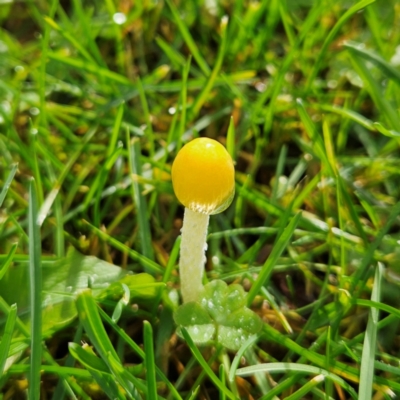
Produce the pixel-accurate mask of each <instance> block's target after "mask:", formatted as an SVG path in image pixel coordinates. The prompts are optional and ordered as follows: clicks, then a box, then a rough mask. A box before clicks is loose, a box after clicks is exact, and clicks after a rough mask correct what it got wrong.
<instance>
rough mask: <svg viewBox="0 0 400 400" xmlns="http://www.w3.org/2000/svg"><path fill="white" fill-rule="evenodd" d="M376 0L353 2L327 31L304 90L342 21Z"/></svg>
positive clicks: (317, 69)
mask: <svg viewBox="0 0 400 400" xmlns="http://www.w3.org/2000/svg"><path fill="white" fill-rule="evenodd" d="M375 1H376V0H361V1H359V2H358V3H356V4H354V5H353V6H352V7H350V8H349V9H348V10H347V11H346V12H345V13H344V14H343V15H342V16H341V17H340V18H339V20H338V21H337V22H336V24H335V26H334V27H333V28H332V30H331V31H330V32H329V34H328V36H327V37H326V38H325V40H324V43H323V45H322V48H321V51H320V52H319V54H318V57H317V59H316V61H315V63H314V65H313V68H312V70H311V72H310V74H309V76H308V80H307V83H306V88H307V89H306V90H307V91H308V90H309V89H310V87H311V85H312V83H313V81H314V79H315V77H316V76H317V74H318V71H319V70H320V68H321V62H322V59H323V58H324V56H325V53H326V51H327V50H328V47H329V45H330V44H331V43H332V41H333V39H334V38H335V36H336V35H337V34H338V33H339V31H340V29H341V28H342V26H343V25H344V23H345V22H346V21H347V20H348V19H350V18H351V17H352V16H353V15H354V14H355V13H357V12H358V11H360V10H362V9H363V8H365V7H367V6H368V5H370V4H372V3H374V2H375Z"/></svg>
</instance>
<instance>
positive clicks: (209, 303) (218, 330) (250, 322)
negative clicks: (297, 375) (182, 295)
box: [174, 280, 262, 350]
mask: <svg viewBox="0 0 400 400" xmlns="http://www.w3.org/2000/svg"><path fill="white" fill-rule="evenodd" d="M246 296H247V294H246V292H245V291H244V289H243V288H242V286H240V285H237V284H233V285H230V286H228V285H227V284H226V283H225V282H223V281H221V280H214V281H212V282H210V283H208V284H207V285H205V286H204V289H203V291H202V293H201V296H200V301H199V302H198V303H197V302H188V303H185V304H183V305H181V306H180V307H179V308H178V309H177V311H176V312H175V314H174V319H175V322H176V324H177V325H178V329H177V333H178V335H180V327H184V328H185V329H186V330H187V331H188V332H189V334H190V336H191V337H192V339H193V341H194V342H195V343H197V344H207V343H210V342H211V341H212V340H214V341H216V342H218V343H219V344H221V345H222V346H224V347H226V348H228V349H230V350H238V349H239V348H240V346H241V345H242V344H243V343H244V342H245V341H246V340H247V339H249V338H250V337H252V336H254V335H256V334H257V333H258V332H259V331H260V330H261V328H262V321H261V319H260V318H259V317H258V315H257V314H255V313H254V312H253V311H251V310H250V309H249V308H247V307H246ZM180 336H181V335H180Z"/></svg>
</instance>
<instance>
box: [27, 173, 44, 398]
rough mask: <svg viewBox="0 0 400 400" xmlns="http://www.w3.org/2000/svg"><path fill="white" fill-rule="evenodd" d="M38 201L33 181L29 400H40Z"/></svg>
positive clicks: (31, 200) (40, 289)
mask: <svg viewBox="0 0 400 400" xmlns="http://www.w3.org/2000/svg"><path fill="white" fill-rule="evenodd" d="M37 217H38V200H37V193H36V185H35V180H34V179H33V178H32V179H31V181H30V185H29V288H30V312H31V335H30V337H31V356H30V373H29V398H30V399H32V400H39V399H40V367H41V364H42V269H41V253H42V249H41V237H40V229H39V225H38V221H37Z"/></svg>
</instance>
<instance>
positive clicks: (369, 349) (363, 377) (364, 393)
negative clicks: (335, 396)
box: [358, 263, 383, 400]
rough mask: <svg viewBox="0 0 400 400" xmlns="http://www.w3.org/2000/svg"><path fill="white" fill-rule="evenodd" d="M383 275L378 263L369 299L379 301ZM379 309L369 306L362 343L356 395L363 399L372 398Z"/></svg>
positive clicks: (381, 267) (368, 399) (381, 266)
mask: <svg viewBox="0 0 400 400" xmlns="http://www.w3.org/2000/svg"><path fill="white" fill-rule="evenodd" d="M382 276H383V264H381V263H378V266H377V268H376V271H375V280H374V286H373V288H372V294H371V300H372V301H376V302H379V301H380V298H381V283H382ZM378 318H379V311H378V310H377V309H376V308H371V309H370V311H369V316H368V323H367V329H366V331H365V338H364V343H363V351H362V356H361V365H360V385H359V390H358V396H359V398H360V399H363V400H370V399H372V383H373V381H374V372H375V370H374V368H372V365H373V364H374V361H375V351H376V339H377V324H378Z"/></svg>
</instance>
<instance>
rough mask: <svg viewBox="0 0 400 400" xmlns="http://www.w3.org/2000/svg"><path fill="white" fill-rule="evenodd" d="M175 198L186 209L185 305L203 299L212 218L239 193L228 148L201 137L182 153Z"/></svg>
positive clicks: (181, 270) (177, 164)
mask: <svg viewBox="0 0 400 400" xmlns="http://www.w3.org/2000/svg"><path fill="white" fill-rule="evenodd" d="M172 184H173V187H174V191H175V195H176V197H177V198H178V200H179V201H180V202H181V203H182V204H183V205H184V206H185V213H184V217H183V226H182V230H181V232H182V238H181V248H180V260H179V274H180V279H181V293H182V298H183V302H184V303H186V302H189V301H197V300H199V295H200V292H201V290H202V288H203V285H202V277H203V269H204V264H205V261H206V257H205V251H206V249H207V243H206V236H207V228H208V222H209V218H210V215H212V214H218V213H220V212H222V211H224V210H225V209H226V208H228V206H229V205H230V204H231V202H232V199H233V196H234V194H235V169H234V166H233V161H232V158H231V156H230V155H229V153H228V152H227V150H226V149H225V147H224V146H223V145H222V144H220V143H219V142H217V141H216V140H213V139H208V138H198V139H194V140H192V141H191V142H189V143H187V144H186V145H185V146H183V147H182V149H181V150H180V151H179V152H178V154H177V156H176V158H175V160H174V163H173V165H172Z"/></svg>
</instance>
